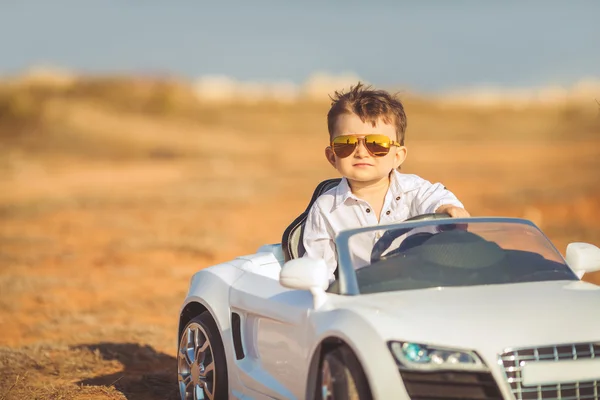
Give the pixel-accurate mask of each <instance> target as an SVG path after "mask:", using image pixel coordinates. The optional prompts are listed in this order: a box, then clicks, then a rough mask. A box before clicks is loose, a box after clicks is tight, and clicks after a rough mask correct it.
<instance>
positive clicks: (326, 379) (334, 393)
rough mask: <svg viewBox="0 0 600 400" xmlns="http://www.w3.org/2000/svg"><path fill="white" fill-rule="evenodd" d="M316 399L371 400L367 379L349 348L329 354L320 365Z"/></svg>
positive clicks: (345, 347) (339, 348) (343, 347)
mask: <svg viewBox="0 0 600 400" xmlns="http://www.w3.org/2000/svg"><path fill="white" fill-rule="evenodd" d="M317 382H318V385H317V393H316V398H317V399H320V400H339V399H348V400H371V399H372V398H373V397H372V395H371V391H370V389H369V383H368V381H367V377H366V376H365V373H364V371H363V369H362V367H361V365H360V362H359V361H358V359H357V358H356V356H355V355H354V353H353V352H352V350H350V348H349V347H347V346H340V347H337V348H335V349H333V350H331V351H329V352H327V353H326V354H325V355H324V356H323V358H322V360H321V363H320V368H319V377H318V381H317Z"/></svg>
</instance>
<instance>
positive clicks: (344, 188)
mask: <svg viewBox="0 0 600 400" xmlns="http://www.w3.org/2000/svg"><path fill="white" fill-rule="evenodd" d="M446 204H449V205H454V206H457V207H462V208H464V206H463V204H462V203H461V202H460V201H459V200H458V199H457V198H456V196H455V195H454V194H453V193H452V192H450V191H449V190H447V189H446V188H445V187H444V185H442V184H441V183H435V184H432V183H431V182H429V181H427V180H425V179H423V178H421V177H419V176H417V175H412V174H402V173H400V172H398V171H397V170H393V171H392V174H391V176H390V187H389V188H388V191H387V193H386V195H385V200H384V202H383V208H382V210H381V216H380V218H379V221H377V216H376V215H375V213H374V212H373V208H372V207H371V206H370V205H369V203H368V202H366V201H365V200H362V199H359V198H358V197H356V196H355V195H354V194H353V193H352V191H351V190H350V186H349V185H348V181H347V180H346V178H342V180H341V182H340V183H339V184H338V186H336V187H334V188H332V189H330V190H328V191H327V192H325V193H323V194H322V195H321V196H319V197H318V198H317V200H315V202H314V203H313V205H312V207H311V209H310V211H309V212H308V217H307V219H306V223H305V226H304V238H303V244H304V248H305V250H306V254H304V256H305V257H312V258H320V259H324V260H325V262H326V263H327V266H328V267H329V276H330V279H334V275H333V273H334V271H335V269H336V268H337V253H336V248H335V242H334V239H335V237H336V236H337V234H338V233H339V232H340V231H343V230H347V229H352V228H359V227H363V226H373V225H383V224H390V223H394V222H402V221H404V220H406V219H408V218H411V217H414V216H417V215H421V214H428V213H433V212H435V210H437V209H438V208H439V207H440V206H442V205H446ZM358 238H362V239H363V240H368V241H369V242H370V243H364V245H360V243H357V242H356V241H354V242H353V243H351V248H352V251H353V260H355V262H356V263H357V264H356V265H367V264H369V263H370V252H371V249H372V247H373V244H374V243H375V241H376V240H377V239H378V237H376V235H375V234H373V235H371V236H367V235H366V234H363V235H360V236H359V237H357V239H358Z"/></svg>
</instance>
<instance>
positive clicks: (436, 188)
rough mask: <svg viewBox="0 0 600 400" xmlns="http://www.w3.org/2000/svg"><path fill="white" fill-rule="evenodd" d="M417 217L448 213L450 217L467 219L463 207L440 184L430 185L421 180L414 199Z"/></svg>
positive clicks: (467, 214) (466, 213)
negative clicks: (421, 182)
mask: <svg viewBox="0 0 600 400" xmlns="http://www.w3.org/2000/svg"><path fill="white" fill-rule="evenodd" d="M415 203H416V204H417V210H416V212H417V215H419V214H430V213H444V212H445V213H448V214H449V215H450V216H451V217H455V218H460V217H469V216H470V214H469V212H468V211H467V210H465V206H464V205H463V204H462V203H461V202H460V200H458V198H457V197H456V196H455V195H454V193H452V192H451V191H449V190H448V189H446V187H445V186H444V185H442V184H441V183H434V184H432V183H431V182H429V181H426V180H423V184H422V186H421V187H420V188H419V191H418V193H417V196H416V198H415Z"/></svg>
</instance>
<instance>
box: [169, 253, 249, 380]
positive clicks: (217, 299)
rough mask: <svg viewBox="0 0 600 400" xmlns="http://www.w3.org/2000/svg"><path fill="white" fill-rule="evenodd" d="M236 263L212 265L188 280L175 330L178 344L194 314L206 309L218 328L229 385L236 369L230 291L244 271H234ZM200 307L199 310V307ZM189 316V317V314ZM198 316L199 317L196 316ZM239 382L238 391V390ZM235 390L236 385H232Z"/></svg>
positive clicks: (236, 269)
mask: <svg viewBox="0 0 600 400" xmlns="http://www.w3.org/2000/svg"><path fill="white" fill-rule="evenodd" d="M236 261H237V260H234V261H233V262H228V263H223V264H218V265H214V266H212V267H209V268H206V269H203V270H200V271H198V272H197V273H196V274H194V275H193V276H192V278H191V280H190V286H189V289H188V294H187V296H186V298H185V301H184V302H183V305H182V307H181V309H180V313H179V315H180V320H179V330H178V335H177V337H178V343H177V346H178V347H179V340H181V339H180V338H181V332H182V330H183V328H184V326H185V324H186V323H187V321H188V320H189V319H191V318H193V317H194V316H196V315H193V314H196V313H195V312H194V310H199V309H206V310H207V311H208V312H209V313H210V314H211V316H212V317H213V319H214V320H215V323H216V324H217V327H218V329H219V333H220V335H221V339H222V341H223V346H224V348H225V355H226V358H227V369H228V371H229V374H230V377H229V381H230V384H232V383H233V382H234V381H233V379H235V380H236V381H237V380H238V377H237V376H235V377H234V376H232V374H233V373H234V371H236V367H235V351H234V348H233V341H232V338H231V314H230V309H229V289H230V288H231V285H232V284H233V283H235V282H236V281H237V280H238V279H239V278H240V277H242V276H243V275H244V273H245V272H244V271H243V270H241V269H240V268H238V267H237V263H236ZM198 305H200V306H201V307H198ZM190 312H191V313H190ZM198 314H199V313H198ZM239 385H240V384H239V382H238V387H239ZM234 386H236V385H234Z"/></svg>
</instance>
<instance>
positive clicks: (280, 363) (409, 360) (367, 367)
mask: <svg viewBox="0 0 600 400" xmlns="http://www.w3.org/2000/svg"><path fill="white" fill-rule="evenodd" d="M332 184H335V182H330V183H328V184H325V185H324V187H318V188H317V191H316V192H315V196H314V197H313V199H312V200H311V204H312V201H314V199H315V198H316V196H317V195H318V194H319V193H320V192H322V191H324V190H325V189H326V188H327V187H328V186H330V185H332ZM309 206H310V204H309ZM303 215H305V214H303ZM303 215H301V216H300V217H299V218H298V219H297V220H296V221H295V222H294V224H292V226H290V228H288V230H286V233H285V235H284V238H283V240H282V242H283V243H282V244H277V245H265V246H263V247H261V248H260V249H258V252H257V253H256V254H252V255H247V256H242V257H238V258H236V259H234V260H231V261H229V262H225V263H222V264H219V265H214V266H211V267H208V268H205V269H202V270H201V271H199V272H197V273H196V274H195V275H194V276H193V278H192V280H191V284H190V287H189V292H188V295H187V297H186V298H185V301H184V303H183V306H182V308H181V313H180V322H179V332H178V335H179V336H178V337H179V350H178V376H179V388H180V394H181V398H182V399H227V398H234V399H361V400H363V399H433V398H435V399H517V400H527V399H531V400H534V399H560V398H562V399H582V400H583V399H594V400H598V399H599V398H600V286H596V285H593V284H590V283H586V282H583V281H581V280H580V278H581V276H582V275H583V273H585V272H591V271H595V270H599V269H600V249H598V248H597V247H596V246H593V245H590V244H584V243H572V244H570V245H569V246H568V247H567V252H566V260H565V259H563V257H562V256H561V255H560V253H559V252H558V251H557V250H556V249H555V248H554V246H553V245H552V244H551V243H550V241H549V240H548V239H547V238H546V236H545V235H544V234H543V233H542V232H541V231H540V230H539V229H538V228H537V227H536V226H535V225H534V224H533V223H531V222H529V221H527V220H522V219H513V218H467V219H451V218H443V219H440V218H439V216H436V215H427V216H422V217H417V218H415V219H414V220H413V221H407V222H403V223H398V224H393V225H380V226H373V227H367V228H360V229H355V230H350V231H345V232H342V233H340V235H339V236H338V237H337V239H336V244H337V251H338V259H339V266H338V269H337V271H336V272H337V273H338V276H337V279H336V281H335V282H334V283H333V284H331V285H330V282H329V279H328V275H327V267H326V266H325V263H324V261H323V260H315V259H309V258H302V257H299V255H300V254H301V253H302V249H301V246H300V245H299V243H301V240H299V237H300V236H301V231H302V230H301V228H302V221H303V218H304V217H303ZM355 246H370V248H371V260H367V261H366V262H365V261H364V260H360V259H358V258H356V257H354V255H353V253H352V249H353V248H354V247H355Z"/></svg>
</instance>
